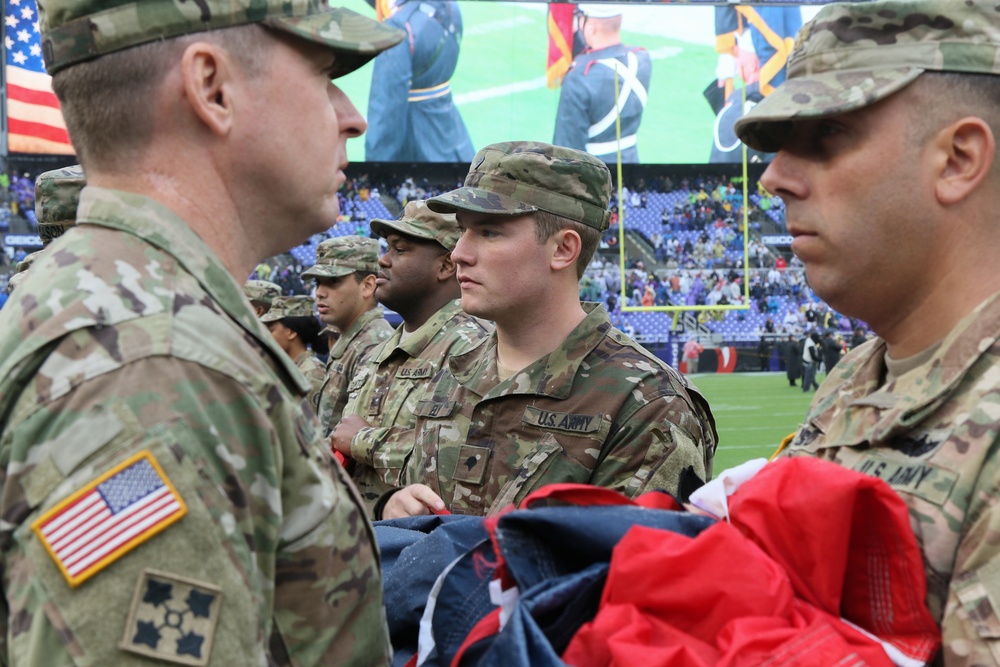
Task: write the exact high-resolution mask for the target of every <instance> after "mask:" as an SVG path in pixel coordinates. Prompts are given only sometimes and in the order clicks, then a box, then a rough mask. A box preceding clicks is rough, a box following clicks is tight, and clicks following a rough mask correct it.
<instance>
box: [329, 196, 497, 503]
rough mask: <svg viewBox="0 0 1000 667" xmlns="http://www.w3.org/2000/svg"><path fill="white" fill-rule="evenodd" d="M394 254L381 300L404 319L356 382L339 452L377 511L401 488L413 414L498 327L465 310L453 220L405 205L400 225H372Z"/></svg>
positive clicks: (339, 430)
mask: <svg viewBox="0 0 1000 667" xmlns="http://www.w3.org/2000/svg"><path fill="white" fill-rule="evenodd" d="M371 227H372V231H373V232H375V233H376V234H378V235H379V236H381V237H382V238H384V239H385V240H386V241H387V243H388V245H389V248H388V250H387V251H386V252H385V253H383V254H382V256H381V257H380V258H379V261H378V265H379V272H378V277H377V280H376V284H377V288H376V290H375V296H376V297H378V300H379V303H381V304H382V305H384V306H386V307H387V308H391V309H393V310H395V311H396V312H397V313H399V315H400V316H401V317H402V318H403V323H402V324H400V325H399V327H397V328H396V331H395V332H394V333H393V335H392V337H390V338H389V340H387V341H386V342H385V343H383V344H382V345H381V346H379V347H378V348H377V349H376V350H375V351H374V352H373V353H372V355H371V358H370V360H369V361H368V363H367V364H365V365H364V366H363V367H362V368H361V369H359V371H358V372H357V374H356V375H355V376H354V379H353V380H352V381H351V386H350V399H349V401H348V403H347V407H346V408H345V410H344V415H345V416H344V418H343V419H342V420H341V422H340V424H338V425H337V427H336V429H334V432H333V438H332V444H333V447H334V449H336V450H337V451H339V452H340V453H342V454H344V455H345V456H347V457H349V458H350V459H352V460H353V461H354V469H353V471H352V477H353V478H354V481H355V483H356V484H357V485H358V490H359V491H360V492H361V497H362V499H363V500H364V501H365V504H366V506H367V507H368V508H369V509H371V508H372V507H373V506H374V504H375V502H376V501H377V500H378V498H379V497H380V496H381V495H382V494H383V493H385V492H386V491H387V490H389V489H391V488H393V487H395V486H397V485H399V484H400V481H401V474H402V471H403V468H404V467H405V463H406V460H407V458H409V456H410V455H411V452H412V450H413V442H414V441H413V428H414V426H415V425H416V416H415V414H414V411H415V410H416V409H417V406H418V405H419V403H420V401H421V400H422V399H423V397H424V394H425V393H426V392H427V389H428V386H429V383H430V381H431V379H432V378H433V377H434V376H435V375H436V374H437V373H438V371H439V370H440V369H441V367H442V366H443V365H444V364H446V363H447V362H448V359H449V357H451V356H454V355H459V354H464V353H465V352H468V351H469V350H470V349H472V348H473V347H475V346H476V344H478V343H479V342H480V341H481V340H482V339H483V338H485V337H486V336H487V335H488V334H489V331H490V329H491V327H490V326H489V325H488V324H486V323H484V322H482V321H480V320H478V319H476V318H475V317H472V316H471V315H467V314H466V313H464V312H462V310H461V307H460V304H459V301H458V299H459V297H461V293H462V291H461V288H459V286H458V280H456V279H455V263H454V262H453V261H452V259H451V250H452V249H453V248H454V247H455V243H456V242H457V241H458V236H459V231H458V223H457V222H456V220H455V215H454V214H442V213H435V212H433V211H431V210H430V209H429V208H427V205H426V203H425V202H423V201H412V202H410V203H408V204H407V205H406V208H405V209H404V210H403V214H402V216H401V217H400V219H399V220H372V223H371Z"/></svg>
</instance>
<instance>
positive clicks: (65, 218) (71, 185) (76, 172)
mask: <svg viewBox="0 0 1000 667" xmlns="http://www.w3.org/2000/svg"><path fill="white" fill-rule="evenodd" d="M86 184H87V180H86V178H84V175H83V167H81V166H80V165H78V164H77V165H73V166H72V167H63V168H62V169H53V170H52V171H46V172H45V173H43V174H42V175H41V176H39V177H38V179H37V180H36V181H35V217H36V218H37V219H38V236H39V237H40V238H41V239H42V245H48V244H50V243H52V241H53V240H54V239H56V238H57V237H59V236H62V234H63V232H65V231H66V230H67V229H68V228H69V227H72V226H73V225H75V224H76V207H77V204H79V203H80V190H82V189H83V186H85V185H86Z"/></svg>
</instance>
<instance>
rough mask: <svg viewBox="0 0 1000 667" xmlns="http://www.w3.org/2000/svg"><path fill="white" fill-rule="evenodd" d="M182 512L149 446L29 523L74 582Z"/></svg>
mask: <svg viewBox="0 0 1000 667" xmlns="http://www.w3.org/2000/svg"><path fill="white" fill-rule="evenodd" d="M185 514H187V506H186V505H185V504H184V500H183V499H182V498H181V497H180V494H178V493H177V490H176V489H174V487H173V485H172V484H171V483H170V480H169V479H167V476H166V474H165V473H164V472H163V469H162V468H160V464H159V463H157V461H156V459H155V458H154V457H153V455H152V454H151V453H150V452H149V451H145V450H144V451H142V452H139V453H138V454H136V455H135V456H133V457H131V458H129V459H128V460H127V461H125V462H123V463H121V464H120V465H118V466H115V467H114V468H112V469H111V470H109V471H108V472H107V473H105V474H103V475H101V476H100V477H98V478H97V479H95V480H94V481H92V482H90V483H89V484H87V485H86V486H84V487H83V488H82V489H79V490H78V491H76V492H75V493H73V494H72V495H71V496H69V497H68V498H66V499H65V500H63V501H62V502H60V503H59V504H57V505H56V506H55V507H53V508H52V509H51V510H49V511H48V512H46V513H45V514H43V515H42V516H41V517H40V518H39V519H38V520H37V521H35V523H34V524H32V526H31V528H32V530H34V531H35V534H36V535H38V538H39V539H40V540H41V541H42V544H43V545H44V546H45V548H46V550H48V552H49V555H51V556H52V559H53V560H54V561H55V563H56V565H57V566H58V567H59V570H60V571H61V572H62V573H63V576H65V577H66V581H67V582H69V585H70V586H74V587H75V586H79V585H80V584H81V583H83V582H84V581H86V580H87V579H89V578H90V577H92V576H94V575H95V574H97V573H98V572H100V571H101V570H102V569H104V568H105V567H107V566H108V565H110V564H111V563H113V562H114V561H116V560H118V559H119V558H121V557H122V556H124V555H125V554H126V553H128V552H129V551H131V550H132V549H134V548H136V547H137V546H139V545H140V544H142V543H143V542H145V541H146V540H148V539H149V538H151V537H153V536H154V535H156V534H157V533H159V532H161V531H163V530H165V529H166V528H167V527H169V526H170V525H172V524H174V523H176V522H177V521H179V520H180V519H181V518H182V517H183V516H184V515H185Z"/></svg>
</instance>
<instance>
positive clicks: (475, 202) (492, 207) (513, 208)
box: [427, 187, 541, 217]
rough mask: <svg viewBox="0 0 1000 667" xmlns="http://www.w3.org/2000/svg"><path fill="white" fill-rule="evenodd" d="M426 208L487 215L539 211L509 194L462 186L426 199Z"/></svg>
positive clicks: (436, 211) (435, 210) (525, 213)
mask: <svg viewBox="0 0 1000 667" xmlns="http://www.w3.org/2000/svg"><path fill="white" fill-rule="evenodd" d="M427 208H429V209H430V210H432V211H434V212H435V213H456V212H457V211H468V212H470V213H486V214H488V215H509V216H511V217H513V216H518V215H528V214H530V213H535V212H536V211H539V210H541V209H539V208H538V207H537V206H532V205H531V204H525V203H524V202H523V201H519V200H517V199H514V198H513V197H511V196H510V195H505V194H500V193H498V192H491V191H489V190H483V189H481V188H471V187H462V188H458V189H457V190H452V191H451V192H446V193H444V194H443V195H438V196H437V197H434V198H432V199H428V200H427Z"/></svg>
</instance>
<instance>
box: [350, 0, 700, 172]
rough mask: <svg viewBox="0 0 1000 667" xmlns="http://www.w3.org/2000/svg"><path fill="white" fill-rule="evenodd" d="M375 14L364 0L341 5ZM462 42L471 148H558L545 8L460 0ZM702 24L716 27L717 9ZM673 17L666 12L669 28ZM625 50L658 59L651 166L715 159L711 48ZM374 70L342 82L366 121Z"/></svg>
mask: <svg viewBox="0 0 1000 667" xmlns="http://www.w3.org/2000/svg"><path fill="white" fill-rule="evenodd" d="M337 4H343V5H344V6H346V7H349V8H351V9H353V10H355V11H357V12H359V13H361V14H364V15H365V16H374V11H373V10H372V8H371V7H370V6H369V5H368V4H367V3H366V2H364V0H341V2H338V3H337ZM459 7H460V9H461V11H462V19H463V23H464V38H463V40H462V53H461V56H460V58H459V62H458V69H457V71H456V72H455V76H454V77H453V78H452V82H451V84H452V85H451V87H452V91H453V93H454V95H455V99H456V103H457V104H458V107H459V109H460V111H461V113H462V117H463V118H464V120H465V124H466V126H467V127H468V128H469V133H470V134H471V136H472V143H473V146H475V148H477V149H479V148H481V147H482V146H485V145H487V144H490V143H494V142H497V141H510V140H513V139H525V140H536V141H551V140H552V132H553V127H554V123H555V115H556V107H557V105H558V103H559V90H558V89H556V90H549V89H548V88H547V87H546V86H545V61H546V54H547V49H548V32H547V28H546V20H547V16H548V15H547V13H546V6H545V5H544V4H540V3H535V4H512V3H506V2H461V3H460V4H459ZM699 9H703V10H704V12H705V17H704V20H705V21H706V22H708V25H711V23H710V22H711V20H712V16H713V13H712V12H713V11H714V10H713V9H712V8H711V7H704V8H699ZM670 12H671V10H670V9H668V8H663V11H662V12H657V15H658V16H659V14H661V13H662V14H663V16H662V17H660V18H662V19H663V20H664V21H669V16H670ZM622 40H623V42H625V43H626V44H632V45H636V46H642V47H645V48H646V49H647V50H648V51H649V52H650V55H651V57H652V58H653V72H652V78H651V81H650V85H649V101H648V102H647V105H646V111H645V115H644V117H643V123H642V127H641V129H640V131H639V154H640V156H641V158H642V161H643V162H644V163H674V164H677V163H685V164H691V163H704V162H707V161H708V158H709V153H710V148H711V141H712V139H711V137H712V124H713V121H714V115H713V113H712V110H711V108H710V107H709V105H708V103H707V102H706V101H705V100H704V98H703V97H702V92H701V91H702V90H703V89H704V88H705V86H706V85H707V84H708V83H709V82H710V81H711V80H713V79H714V76H715V66H716V60H717V55H716V53H715V50H714V48H713V47H712V46H711V45H710V44H692V43H689V42H687V41H681V40H678V39H670V38H666V37H662V36H659V35H650V34H645V33H643V34H640V33H635V32H629V31H627V30H623V31H622ZM371 72H372V65H366V66H365V67H363V68H362V69H360V70H358V71H357V72H354V73H352V74H350V75H348V76H346V77H344V78H343V79H340V80H338V84H340V85H341V87H342V88H343V89H344V90H345V91H346V92H347V93H348V95H349V96H350V98H351V100H352V101H354V103H355V105H356V106H357V107H358V109H359V110H360V111H361V112H362V113H363V114H366V112H367V109H368V91H369V87H370V85H371ZM348 158H349V159H350V160H351V161H354V162H357V161H363V160H364V141H363V140H362V139H358V140H353V141H350V142H348Z"/></svg>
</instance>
